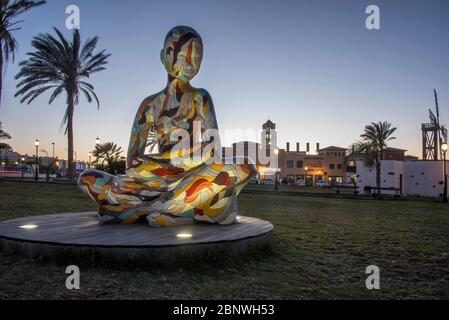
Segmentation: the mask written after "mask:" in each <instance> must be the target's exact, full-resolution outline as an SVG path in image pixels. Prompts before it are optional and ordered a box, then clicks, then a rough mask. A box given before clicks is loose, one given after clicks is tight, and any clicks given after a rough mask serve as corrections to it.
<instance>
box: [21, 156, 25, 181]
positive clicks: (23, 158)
mask: <svg viewBox="0 0 449 320" xmlns="http://www.w3.org/2000/svg"><path fill="white" fill-rule="evenodd" d="M20 160H22V168H21V170H22V178H23V164H24V163H25V157H22V158H21V159H20Z"/></svg>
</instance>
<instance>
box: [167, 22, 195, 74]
mask: <svg viewBox="0 0 449 320" xmlns="http://www.w3.org/2000/svg"><path fill="white" fill-rule="evenodd" d="M202 59H203V42H202V40H201V37H200V35H199V34H198V32H196V31H195V30H194V29H192V28H190V27H185V26H177V27H174V28H173V29H171V30H170V31H169V32H168V33H167V36H166V37H165V41H164V48H163V49H162V50H161V61H162V64H163V65H164V66H165V69H166V70H167V72H168V73H169V74H170V75H172V76H173V77H175V78H178V79H181V80H183V81H189V80H190V79H192V78H193V77H194V76H195V75H196V74H197V73H198V71H199V70H200V66H201V60H202Z"/></svg>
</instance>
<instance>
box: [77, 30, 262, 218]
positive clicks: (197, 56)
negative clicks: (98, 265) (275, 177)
mask: <svg viewBox="0 0 449 320" xmlns="http://www.w3.org/2000/svg"><path fill="white" fill-rule="evenodd" d="M202 56H203V44H202V40H201V37H200V36H199V34H198V33H197V32H196V31H195V30H193V29H192V28H190V27H185V26H177V27H174V28H173V29H172V30H170V31H169V32H168V34H167V36H166V38H165V43H164V47H163V49H162V50H161V60H162V63H163V65H164V66H165V69H166V70H167V73H168V83H167V86H166V87H165V88H164V89H163V90H162V91H160V92H159V93H156V94H153V95H151V96H149V97H148V98H146V99H145V100H143V102H142V103H141V105H140V107H139V109H138V111H137V114H136V116H135V120H134V124H133V127H132V131H131V138H130V142H129V147H128V155H127V168H126V171H125V172H126V174H125V175H121V176H113V175H110V174H108V173H105V172H101V171H97V170H89V171H86V172H84V173H83V174H81V176H80V177H79V181H78V185H79V187H80V188H81V190H83V191H84V192H86V193H87V194H88V195H89V196H90V197H91V198H92V199H94V200H95V201H96V202H97V203H98V204H99V205H100V208H99V210H98V216H99V221H100V223H102V224H106V223H125V224H127V223H134V222H137V221H142V220H143V221H144V219H146V220H147V221H148V222H149V224H150V225H151V226H173V225H179V224H187V223H193V222H205V223H218V224H230V223H234V222H236V214H237V203H236V197H237V195H238V194H239V192H240V191H241V190H242V188H243V187H244V186H245V185H246V184H247V182H248V181H249V180H250V179H251V177H253V176H254V175H255V174H256V169H255V167H254V165H252V164H251V163H250V162H248V161H241V163H234V162H232V163H228V162H224V163H223V161H216V159H217V157H216V154H214V150H207V142H206V141H202V140H203V138H204V134H205V133H206V132H207V130H208V129H217V130H218V126H217V120H216V117H215V111H214V105H213V103H212V99H211V96H210V95H209V93H208V92H207V91H206V90H204V89H197V88H194V87H192V86H191V85H190V83H189V81H190V80H191V79H192V78H193V77H194V76H195V75H196V74H197V73H198V71H199V69H200V65H201V60H202ZM196 125H197V128H198V129H199V132H200V133H201V135H200V138H199V139H197V140H199V143H192V142H189V143H188V145H187V147H186V148H184V149H179V150H178V149H176V146H179V143H180V142H179V141H178V140H177V139H173V136H175V137H176V132H177V131H183V130H184V131H185V132H186V133H187V138H190V139H192V138H194V136H195V126H196ZM149 135H150V136H152V137H153V139H152V140H149ZM185 136H186V135H184V138H185ZM178 138H179V137H178ZM206 138H207V137H206ZM204 140H207V139H204ZM148 141H150V142H151V141H152V142H151V143H150V149H158V150H157V152H156V153H150V154H145V150H146V149H147V148H148ZM215 142H217V141H215ZM216 150H217V149H215V151H216ZM198 151H201V153H200V156H199V157H191V156H192V155H193V154H194V153H195V152H198ZM218 158H219V160H221V156H220V157H218ZM185 159H189V160H188V161H184V160H185ZM211 159H215V160H213V161H211Z"/></svg>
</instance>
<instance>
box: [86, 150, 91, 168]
mask: <svg viewBox="0 0 449 320" xmlns="http://www.w3.org/2000/svg"><path fill="white" fill-rule="evenodd" d="M91 159H92V152H89V162H88V163H87V164H88V167H89V169H90V168H91Z"/></svg>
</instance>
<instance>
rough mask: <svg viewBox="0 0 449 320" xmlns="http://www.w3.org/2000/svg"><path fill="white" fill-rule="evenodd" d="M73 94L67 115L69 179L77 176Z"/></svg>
mask: <svg viewBox="0 0 449 320" xmlns="http://www.w3.org/2000/svg"><path fill="white" fill-rule="evenodd" d="M73 109H74V103H73V95H72V94H70V95H69V105H68V115H67V139H68V157H67V158H68V161H69V180H73V179H74V178H75V176H76V175H75V164H74V163H73Z"/></svg>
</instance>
